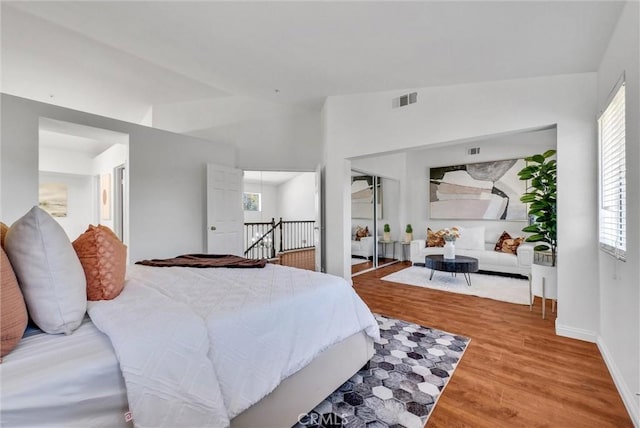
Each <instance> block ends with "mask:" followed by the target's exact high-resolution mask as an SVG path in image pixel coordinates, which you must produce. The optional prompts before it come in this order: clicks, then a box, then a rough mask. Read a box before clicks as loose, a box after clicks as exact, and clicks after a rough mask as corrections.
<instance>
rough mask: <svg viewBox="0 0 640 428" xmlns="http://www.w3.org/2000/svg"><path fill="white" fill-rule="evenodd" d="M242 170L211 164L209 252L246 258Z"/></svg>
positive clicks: (208, 179)
mask: <svg viewBox="0 0 640 428" xmlns="http://www.w3.org/2000/svg"><path fill="white" fill-rule="evenodd" d="M243 227H244V219H243V212H242V170H239V169H235V168H230V167H228V166H221V165H213V164H208V165H207V252H208V253H209V254H235V255H237V256H242V253H243V251H242V232H243V230H242V228H243Z"/></svg>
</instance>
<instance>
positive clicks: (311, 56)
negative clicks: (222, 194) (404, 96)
mask: <svg viewBox="0 0 640 428" xmlns="http://www.w3.org/2000/svg"><path fill="white" fill-rule="evenodd" d="M621 9H622V2H616V1H510V2H507V1H496V2H491V1H470V2H464V1H462V2H457V1H455V2H450V1H449V2H434V1H429V2H400V1H390V2H343V1H339V2H272V1H267V2H182V1H180V2H178V1H176V2H106V1H91V2H2V51H3V63H2V71H3V78H2V83H3V91H5V92H9V93H15V94H16V95H22V96H27V97H30V98H35V99H39V100H41V101H47V100H51V99H58V98H59V99H61V101H59V103H60V104H62V105H65V102H64V99H65V97H67V98H69V100H68V102H66V104H67V106H70V107H74V106H73V105H68V104H73V103H76V104H78V103H80V104H82V100H81V99H80V98H79V97H78V96H75V98H74V95H73V93H74V92H76V93H81V94H82V95H81V96H82V97H97V98H100V99H101V100H102V101H103V102H104V103H105V104H113V105H114V106H115V105H119V106H120V107H119V108H121V109H134V110H135V114H136V115H137V116H140V118H141V121H142V120H144V114H145V108H148V106H150V105H154V104H162V103H173V102H183V101H193V100H201V99H215V98H218V97H225V96H230V95H234V96H245V97H247V96H248V97H255V98H259V99H263V100H267V101H271V102H276V103H281V104H286V105H290V106H291V105H295V106H309V107H311V108H314V109H315V108H318V107H319V106H320V105H321V103H322V100H323V99H324V98H325V97H327V96H329V95H338V94H349V93H357V92H371V91H380V90H391V89H402V88H416V87H427V86H434V85H453V84H460V83H468V82H478V81H487V80H501V79H515V78H526V77H535V76H543V75H554V74H564V73H579V72H590V71H596V70H597V68H598V65H599V62H600V60H601V58H602V54H603V52H604V50H605V48H606V46H607V43H608V41H609V38H610V36H611V33H612V31H613V29H614V27H615V24H616V22H617V19H618V16H619V14H620V12H621ZM71 98H73V101H71ZM54 103H55V102H54ZM74 108H82V105H80V106H79V107H78V106H76V107H74ZM132 111H133V110H132ZM137 116H136V117H137Z"/></svg>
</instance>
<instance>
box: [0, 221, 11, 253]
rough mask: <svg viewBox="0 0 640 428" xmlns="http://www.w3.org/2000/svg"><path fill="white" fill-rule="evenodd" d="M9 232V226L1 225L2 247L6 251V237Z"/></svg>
mask: <svg viewBox="0 0 640 428" xmlns="http://www.w3.org/2000/svg"><path fill="white" fill-rule="evenodd" d="M8 230H9V226H7V225H6V224H4V223H0V246H1V247H2V249H3V250H4V237H5V236H7V231H8Z"/></svg>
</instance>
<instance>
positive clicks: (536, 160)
mask: <svg viewBox="0 0 640 428" xmlns="http://www.w3.org/2000/svg"><path fill="white" fill-rule="evenodd" d="M555 154H556V151H555V150H547V151H546V152H544V153H542V154H537V155H533V156H529V157H527V158H525V160H526V161H527V166H526V167H524V168H523V169H522V170H521V171H520V172H518V177H519V178H520V180H524V181H527V182H528V187H527V191H526V193H525V194H524V195H522V197H521V198H520V200H521V201H522V202H524V203H526V204H529V210H528V215H529V220H530V224H529V226H527V227H525V228H523V229H522V231H523V232H527V233H530V234H531V235H529V236H528V237H527V238H526V239H525V241H526V242H532V243H535V244H537V245H536V246H535V247H534V248H533V250H534V253H535V254H536V257H534V260H533V264H532V265H531V282H530V290H529V291H530V294H531V297H532V298H533V296H541V297H542V304H543V307H542V317H543V318H544V316H545V303H544V302H545V299H551V300H552V301H553V302H554V304H553V305H552V307H555V301H556V300H557V298H558V273H557V269H556V263H557V253H558V236H557V217H556V212H557V211H556V206H557V185H556V179H557V161H556V160H555V159H551V158H552V157H553V156H554V155H555ZM531 302H533V299H532V300H531Z"/></svg>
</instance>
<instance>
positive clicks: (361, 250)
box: [351, 236, 374, 258]
mask: <svg viewBox="0 0 640 428" xmlns="http://www.w3.org/2000/svg"><path fill="white" fill-rule="evenodd" d="M373 238H374V237H373V236H365V237H363V238H360V240H359V241H356V240H351V255H352V256H357V257H365V258H370V257H373V245H374V239H373Z"/></svg>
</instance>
